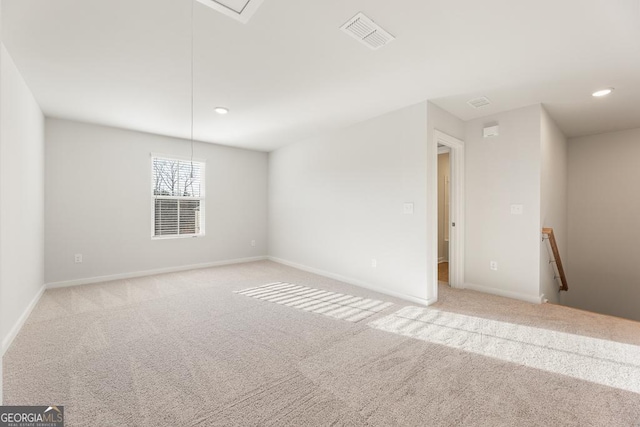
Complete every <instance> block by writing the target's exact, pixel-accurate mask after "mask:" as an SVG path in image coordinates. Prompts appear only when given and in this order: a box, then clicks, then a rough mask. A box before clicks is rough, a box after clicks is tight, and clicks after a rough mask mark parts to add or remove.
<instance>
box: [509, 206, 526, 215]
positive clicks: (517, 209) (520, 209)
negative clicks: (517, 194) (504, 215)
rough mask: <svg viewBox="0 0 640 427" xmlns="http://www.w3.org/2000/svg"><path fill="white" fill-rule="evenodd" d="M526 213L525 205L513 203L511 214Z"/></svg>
mask: <svg viewBox="0 0 640 427" xmlns="http://www.w3.org/2000/svg"><path fill="white" fill-rule="evenodd" d="M523 213H524V206H523V205H511V215H522V214H523Z"/></svg>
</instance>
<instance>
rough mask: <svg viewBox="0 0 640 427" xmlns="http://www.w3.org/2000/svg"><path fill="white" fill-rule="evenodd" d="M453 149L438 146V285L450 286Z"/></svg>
mask: <svg viewBox="0 0 640 427" xmlns="http://www.w3.org/2000/svg"><path fill="white" fill-rule="evenodd" d="M450 152H451V149H450V148H449V147H447V146H446V145H442V144H438V283H439V284H446V285H449V231H450V230H449V223H450V222H451V220H450V210H451V204H450V202H451V185H450V184H451V175H450V173H451V156H450Z"/></svg>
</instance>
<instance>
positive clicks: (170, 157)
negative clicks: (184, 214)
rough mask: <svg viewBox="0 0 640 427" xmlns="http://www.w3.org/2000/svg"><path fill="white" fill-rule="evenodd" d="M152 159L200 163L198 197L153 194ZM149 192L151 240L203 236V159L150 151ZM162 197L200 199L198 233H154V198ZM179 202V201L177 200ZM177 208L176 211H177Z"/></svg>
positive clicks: (204, 183)
mask: <svg viewBox="0 0 640 427" xmlns="http://www.w3.org/2000/svg"><path fill="white" fill-rule="evenodd" d="M154 159H165V160H173V161H180V162H192V161H193V163H199V164H200V171H201V172H200V197H191V196H189V197H185V196H157V195H155V194H154V190H155V186H154V179H155V178H154V177H155V169H154V167H153V166H154V165H153V161H154ZM149 171H150V174H149V178H150V180H149V181H150V185H149V194H150V196H151V197H150V204H149V205H150V208H151V209H150V210H151V227H150V228H151V240H170V239H192V238H196V237H204V236H205V235H206V223H207V222H206V221H205V220H204V219H205V215H206V207H205V204H206V176H207V175H206V173H207V172H206V161H205V160H204V159H196V158H193V159H192V158H190V157H186V156H177V155H174V154H161V153H151V154H150V156H149ZM158 199H164V200H178V201H180V200H198V201H200V206H199V207H200V217H201V219H200V233H198V234H163V235H156V234H155V233H156V227H155V224H156V200H158ZM178 203H179V202H178ZM179 209H180V208H178V212H179ZM178 233H180V223H179V222H178Z"/></svg>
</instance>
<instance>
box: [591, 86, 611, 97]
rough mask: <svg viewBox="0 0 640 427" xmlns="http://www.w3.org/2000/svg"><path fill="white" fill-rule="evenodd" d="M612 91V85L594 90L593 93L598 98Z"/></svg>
mask: <svg viewBox="0 0 640 427" xmlns="http://www.w3.org/2000/svg"><path fill="white" fill-rule="evenodd" d="M611 92H613V88H612V87H610V88H607V89H602V90H598V91H595V92H593V94H592V95H593V96H595V97H596V98H601V97H603V96H607V95H609V94H610V93H611Z"/></svg>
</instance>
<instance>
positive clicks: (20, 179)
mask: <svg viewBox="0 0 640 427" xmlns="http://www.w3.org/2000/svg"><path fill="white" fill-rule="evenodd" d="M0 57H1V64H0V94H1V95H0V98H1V101H0V123H1V126H0V128H1V129H0V236H2V238H1V239H0V293H1V295H2V299H1V300H0V318H1V321H0V325H1V335H0V337H1V338H2V348H3V351H4V350H6V347H7V346H8V344H9V343H10V341H11V339H12V338H13V336H15V333H16V332H17V328H18V327H19V325H20V322H21V321H22V320H24V316H25V315H26V314H27V313H28V310H29V308H30V307H31V306H32V303H34V300H35V298H36V297H37V296H38V295H39V292H40V291H41V290H42V288H43V284H44V117H43V115H42V112H41V111H40V108H39V107H38V104H37V103H36V101H35V99H34V97H33V95H32V94H31V92H30V90H29V88H28V87H27V85H26V83H25V82H24V80H23V79H22V76H21V75H20V73H19V72H18V69H17V68H16V66H15V64H14V63H13V60H12V59H11V56H10V55H9V53H8V52H7V50H6V49H5V47H4V45H3V46H2V51H1V53H0Z"/></svg>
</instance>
